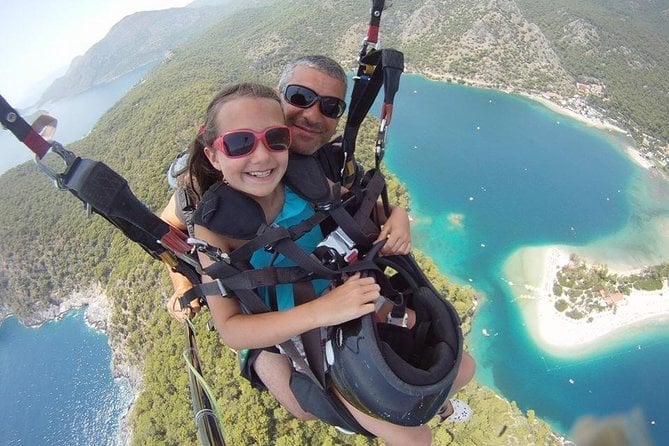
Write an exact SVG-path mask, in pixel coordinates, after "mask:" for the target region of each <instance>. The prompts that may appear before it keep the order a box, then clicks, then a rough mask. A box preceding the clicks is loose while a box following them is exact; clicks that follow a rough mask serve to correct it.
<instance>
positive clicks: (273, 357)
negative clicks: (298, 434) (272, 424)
mask: <svg viewBox="0 0 669 446" xmlns="http://www.w3.org/2000/svg"><path fill="white" fill-rule="evenodd" d="M253 368H254V369H255V372H256V373H257V374H258V377H259V378H260V380H261V381H262V382H263V384H265V387H267V390H269V391H270V393H271V394H272V395H274V397H275V398H276V399H277V401H278V402H279V404H281V405H282V406H283V407H284V408H285V409H286V410H287V411H288V412H290V413H291V414H292V415H293V416H294V417H295V418H297V419H298V420H315V419H316V417H314V416H313V415H311V414H310V413H309V412H305V411H304V410H302V407H300V403H298V402H297V400H296V399H295V395H293V392H292V391H291V390H290V375H291V373H292V370H293V368H292V367H291V364H290V359H289V358H288V357H287V356H285V355H281V354H279V353H272V352H268V351H262V352H261V353H260V355H258V358H257V359H256V360H255V362H254V363H253Z"/></svg>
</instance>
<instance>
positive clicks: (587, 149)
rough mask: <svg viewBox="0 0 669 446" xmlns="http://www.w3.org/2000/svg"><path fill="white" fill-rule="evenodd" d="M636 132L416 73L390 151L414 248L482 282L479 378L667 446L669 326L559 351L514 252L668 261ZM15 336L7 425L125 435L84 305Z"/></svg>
mask: <svg viewBox="0 0 669 446" xmlns="http://www.w3.org/2000/svg"><path fill="white" fill-rule="evenodd" d="M376 111H377V113H378V107H376ZM62 120H63V121H65V120H66V119H65V118H63V119H62ZM626 144H631V141H630V140H629V139H627V138H626V137H625V135H622V134H619V133H616V132H611V131H604V130H600V129H596V128H594V127H590V126H587V125H586V124H584V123H582V122H579V121H576V120H573V119H571V118H569V117H567V116H564V115H561V114H558V113H556V112H554V111H552V110H549V109H547V108H546V107H544V106H543V105H541V104H539V103H537V102H534V101H531V100H529V99H527V98H524V97H520V96H516V95H510V94H505V93H501V92H496V91H493V90H484V89H477V88H471V87H465V86H461V85H455V84H447V83H441V82H435V81H430V80H426V79H424V78H421V77H418V76H410V75H404V76H403V77H402V80H401V86H400V91H399V93H398V95H397V97H396V99H395V109H394V113H393V118H392V122H391V125H390V127H389V129H388V145H387V147H386V154H385V158H384V162H385V163H386V165H387V166H388V168H389V169H390V170H391V171H392V172H393V173H394V174H395V175H396V176H397V177H398V178H399V179H400V180H401V181H402V182H404V183H405V184H406V186H407V188H408V190H409V194H410V197H411V214H412V217H413V218H414V219H415V222H414V224H413V226H412V235H413V241H414V246H415V247H416V248H417V249H420V250H422V251H423V252H425V253H427V254H428V255H429V256H430V257H432V258H433V259H434V260H435V261H436V263H437V264H438V266H439V267H440V269H441V270H442V271H443V272H444V273H446V274H447V275H449V276H450V277H451V278H452V279H453V280H454V281H456V282H458V283H460V284H462V285H465V286H471V287H472V288H473V289H474V290H475V292H476V293H477V295H479V296H480V300H481V302H480V305H479V307H478V309H477V313H476V316H475V318H474V321H473V328H472V331H471V333H470V334H469V336H468V338H467V344H468V347H469V349H470V352H471V353H472V355H473V356H474V358H475V359H476V361H477V364H478V368H477V373H476V379H477V380H478V382H479V383H481V384H482V385H485V386H488V387H490V388H492V389H494V390H495V391H496V392H498V393H499V394H500V395H502V396H503V397H505V398H507V399H509V400H513V401H515V402H516V403H517V404H518V406H519V407H520V408H521V409H522V410H523V411H527V410H533V411H534V412H535V413H536V415H537V416H538V417H540V418H543V419H545V420H547V421H548V422H549V423H550V424H551V426H552V427H553V428H554V429H555V430H556V431H558V432H560V433H562V434H565V435H568V434H569V431H570V428H571V426H572V425H573V423H574V421H575V420H577V419H578V418H580V417H582V416H585V415H595V416H605V415H612V414H617V413H621V412H627V411H629V410H631V409H633V408H635V407H639V408H641V410H642V411H643V413H644V416H645V419H646V420H647V428H648V430H649V431H650V432H651V434H652V436H653V437H654V439H655V440H656V442H657V444H658V445H659V444H663V443H664V441H665V440H666V439H667V438H669V398H666V395H665V393H666V392H664V391H663V390H662V389H664V387H665V382H664V377H665V376H666V372H665V371H666V370H668V369H669V326H668V324H666V323H665V324H655V325H652V324H651V325H646V326H644V327H643V328H635V329H633V330H629V331H628V332H626V333H625V334H624V335H622V336H616V337H615V338H612V339H610V340H607V342H605V343H603V344H602V346H601V348H600V349H599V350H597V351H595V352H594V353H589V354H588V355H587V356H583V355H574V357H573V358H572V357H564V356H561V357H556V356H553V355H551V354H550V353H549V352H546V351H543V350H542V349H541V348H540V347H539V346H538V345H537V344H536V343H535V342H534V341H533V339H532V337H531V335H530V334H529V332H528V330H527V328H526V323H525V321H524V320H523V316H522V313H521V311H520V309H519V303H518V302H517V300H516V299H515V298H514V296H513V295H512V294H511V291H510V289H509V287H508V284H507V282H506V280H507V279H506V278H505V276H504V265H505V263H506V261H507V259H508V258H509V256H510V255H511V254H512V253H514V252H516V251H517V250H518V249H522V248H523V247H527V246H542V245H551V244H563V245H573V246H590V245H591V246H595V247H597V249H598V250H599V251H600V252H601V253H604V254H606V253H610V255H612V256H615V257H616V258H615V260H616V261H618V260H621V259H622V258H626V257H628V256H629V257H630V258H633V259H634V260H637V261H639V262H643V261H649V262H650V261H655V260H661V259H665V260H667V259H669V253H668V251H669V246H666V241H665V240H664V239H662V238H658V229H657V228H658V222H662V221H667V219H669V182H667V181H665V180H662V179H660V178H659V177H658V176H654V175H650V174H649V172H648V171H646V170H644V169H642V168H641V167H639V166H638V165H637V164H635V163H634V162H633V161H632V160H631V158H630V157H629V156H628V155H627V154H626V153H625V148H624V147H625V145H626ZM358 150H372V148H365V147H358ZM483 329H485V330H486V332H487V333H489V335H490V336H484V335H483V334H482V333H483ZM54 340H57V341H55V342H53V341H54ZM86 345H89V346H90V345H95V347H83V346H86ZM75 346H80V347H81V348H83V352H82V351H78V350H75V349H74V347H75ZM66 347H67V348H66ZM0 349H2V350H1V351H2V354H1V355H0V370H2V378H1V379H2V380H3V381H2V392H5V391H8V390H11V391H12V392H15V393H12V394H11V395H5V394H4V393H3V394H2V395H1V396H2V397H1V398H0V412H1V413H3V415H4V416H3V417H2V418H0V438H9V439H11V441H10V442H9V443H8V444H47V443H51V444H91V445H93V444H96V445H97V444H112V443H110V442H111V441H112V440H111V439H112V438H115V432H116V429H117V427H118V413H117V412H116V409H114V408H116V407H119V406H117V405H120V406H123V403H122V402H120V401H119V400H118V399H116V398H121V400H123V401H126V400H125V398H126V397H125V396H124V391H123V390H120V389H123V387H122V384H121V383H119V382H117V381H116V380H114V379H113V378H112V376H111V374H110V372H109V360H110V358H109V349H108V347H107V345H106V339H105V336H104V335H103V334H100V333H98V332H95V331H93V330H90V329H88V328H87V327H86V326H85V324H84V322H83V320H82V318H81V316H80V314H78V313H74V314H72V315H69V316H68V317H66V318H64V319H63V320H61V321H59V322H54V323H49V324H45V325H43V326H42V327H40V328H37V329H32V328H31V329H28V328H25V327H23V326H22V325H20V324H19V323H18V322H17V321H16V320H15V319H13V318H10V319H8V320H6V321H5V322H4V323H3V325H2V327H0ZM5 352H7V353H5ZM42 352H43V353H42ZM93 352H95V353H94V354H93ZM18 370H22V372H18ZM47 383H48V384H47ZM81 383H83V384H81ZM42 385H43V387H44V388H45V389H46V390H41V388H40V389H37V388H36V387H34V386H42ZM77 385H81V386H82V387H77ZM28 386H30V387H28ZM7 389H8V390H7ZM22 389H23V390H22ZM26 389H28V390H26ZM30 389H32V390H30ZM38 390H39V391H38ZM89 404H91V405H89ZM79 420H80V421H79ZM84 433H85V434H86V435H84ZM63 439H65V441H63Z"/></svg>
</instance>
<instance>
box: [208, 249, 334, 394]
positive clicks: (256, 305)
mask: <svg viewBox="0 0 669 446" xmlns="http://www.w3.org/2000/svg"><path fill="white" fill-rule="evenodd" d="M213 267H216V268H213ZM204 272H205V273H206V274H207V275H209V276H210V277H212V278H214V279H218V280H219V281H225V278H226V277H231V276H234V275H236V274H237V273H239V270H238V269H237V268H236V267H234V266H232V265H229V264H227V263H225V262H222V261H219V262H216V263H214V264H213V265H211V266H210V267H207V268H206V269H205V271H204ZM219 274H220V276H219V277H217V275H219ZM200 288H201V290H203V291H204V292H205V295H206V296H223V297H232V296H230V295H229V294H228V292H227V290H226V289H221V287H220V286H219V284H217V283H215V282H209V283H207V284H204V285H203V286H201V287H200ZM230 291H231V292H233V293H234V297H236V298H237V299H238V300H239V302H240V304H241V305H242V308H244V310H245V311H246V312H247V313H250V314H259V313H268V312H270V311H272V309H271V308H270V307H269V306H268V305H267V304H266V303H265V302H264V301H263V300H262V299H261V298H260V296H258V295H257V294H256V293H255V292H253V291H251V290H249V289H233V288H230ZM279 346H280V347H281V348H282V349H283V351H284V352H286V354H287V355H288V356H289V357H290V359H291V360H292V361H293V362H294V363H295V364H297V365H298V366H299V367H300V369H302V372H303V373H304V374H305V375H307V376H308V377H309V378H310V379H311V380H313V381H314V383H316V384H317V385H318V386H319V387H320V388H322V389H323V385H322V384H321V382H320V381H319V379H318V378H317V377H316V376H315V375H314V373H313V372H312V371H311V369H310V368H309V365H308V364H307V362H306V361H305V360H304V358H303V357H302V355H300V353H299V352H298V351H297V348H296V347H295V344H294V343H293V341H291V340H290V339H289V340H287V341H284V342H282V343H280V344H279Z"/></svg>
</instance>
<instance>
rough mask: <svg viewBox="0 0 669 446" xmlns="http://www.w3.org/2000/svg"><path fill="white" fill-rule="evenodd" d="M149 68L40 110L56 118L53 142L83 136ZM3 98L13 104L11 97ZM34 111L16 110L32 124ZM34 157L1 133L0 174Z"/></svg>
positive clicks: (64, 142)
mask: <svg viewBox="0 0 669 446" xmlns="http://www.w3.org/2000/svg"><path fill="white" fill-rule="evenodd" d="M151 67H152V65H145V66H143V67H141V68H138V69H136V70H134V71H131V72H130V73H127V74H125V75H123V76H120V77H119V78H117V79H115V80H113V81H111V82H109V83H107V84H104V85H99V86H97V87H93V88H91V89H89V90H86V91H85V92H83V93H80V94H78V95H75V96H71V97H67V98H64V99H61V100H59V101H56V102H53V103H47V104H44V105H42V106H41V107H40V110H46V111H48V112H49V114H51V116H54V117H55V118H57V119H58V129H57V131H56V134H55V136H54V139H55V140H56V141H58V142H60V143H61V144H69V143H71V142H74V141H76V140H78V139H80V138H83V137H84V136H86V134H87V133H88V132H89V131H90V130H91V129H92V128H93V126H94V125H95V123H96V122H97V121H98V119H100V117H101V116H102V115H103V114H104V113H105V112H106V111H107V110H109V108H110V107H111V106H112V105H114V104H115V103H116V101H118V100H119V99H120V98H122V97H123V96H124V95H125V94H126V93H127V92H128V90H130V89H131V88H132V87H133V86H134V85H136V84H137V83H138V82H139V81H140V80H141V79H142V77H143V76H144V75H145V74H146V73H147V71H148V70H149V69H150V68H151ZM5 99H6V100H7V101H8V102H9V103H10V104H12V98H11V97H5ZM34 112H35V110H32V109H31V110H26V111H24V110H19V113H21V114H22V115H23V117H24V119H26V120H27V121H29V122H31V121H32V119H33V117H32V114H33V113H34ZM33 158H34V155H33V153H32V152H31V151H30V150H29V149H27V148H26V147H25V146H24V145H23V144H22V143H20V142H19V141H18V140H17V139H16V138H15V137H14V135H12V134H11V133H10V132H8V131H0V173H2V172H5V171H6V170H8V169H10V168H12V167H14V166H16V165H18V164H21V163H23V162H25V161H29V160H31V159H33Z"/></svg>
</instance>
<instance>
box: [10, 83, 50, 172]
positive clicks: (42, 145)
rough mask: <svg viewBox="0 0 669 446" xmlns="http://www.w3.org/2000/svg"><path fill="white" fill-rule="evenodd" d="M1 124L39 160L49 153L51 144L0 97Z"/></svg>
mask: <svg viewBox="0 0 669 446" xmlns="http://www.w3.org/2000/svg"><path fill="white" fill-rule="evenodd" d="M0 123H2V125H3V126H4V127H6V128H7V129H8V130H9V131H10V132H12V133H13V134H14V136H16V138H17V139H18V140H19V141H21V142H22V143H23V144H25V145H26V146H27V147H28V148H29V149H30V150H31V151H32V152H33V153H34V154H35V155H36V156H37V158H39V159H42V158H43V157H44V155H46V153H47V152H48V151H49V148H50V147H51V143H50V142H48V141H46V140H45V139H44V138H42V136H41V135H40V134H39V133H37V132H36V131H35V129H33V128H32V127H31V126H30V124H28V123H27V122H26V121H25V119H23V118H22V117H21V115H19V113H18V112H17V111H16V110H15V109H14V108H12V106H11V105H9V103H8V102H7V101H6V100H5V98H3V97H2V96H0Z"/></svg>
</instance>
